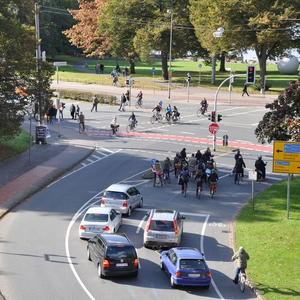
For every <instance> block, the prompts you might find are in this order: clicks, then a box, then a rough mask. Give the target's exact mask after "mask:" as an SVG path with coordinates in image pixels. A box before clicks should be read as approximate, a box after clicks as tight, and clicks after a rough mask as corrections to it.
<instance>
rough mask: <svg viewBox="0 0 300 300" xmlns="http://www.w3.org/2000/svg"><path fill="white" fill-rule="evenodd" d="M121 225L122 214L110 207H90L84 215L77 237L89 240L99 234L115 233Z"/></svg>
mask: <svg viewBox="0 0 300 300" xmlns="http://www.w3.org/2000/svg"><path fill="white" fill-rule="evenodd" d="M121 225H122V214H121V213H120V212H118V211H116V210H115V209H113V208H111V207H99V206H97V207H96V206H92V207H90V208H89V209H88V210H87V212H86V213H85V215H84V217H83V219H82V221H81V223H80V226H79V237H80V238H81V239H90V238H93V237H94V236H95V235H97V234H99V233H116V232H117V231H118V229H119V228H120V226H121Z"/></svg>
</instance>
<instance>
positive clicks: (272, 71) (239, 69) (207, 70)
mask: <svg viewBox="0 0 300 300" xmlns="http://www.w3.org/2000/svg"><path fill="white" fill-rule="evenodd" d="M79 60H84V58H75V57H68V56H57V57H55V58H54V61H67V62H68V66H65V67H59V79H60V80H63V81H75V82H84V83H96V84H103V85H111V84H112V79H110V78H109V77H107V76H99V75H97V74H88V73H83V72H78V71H76V70H74V69H72V68H71V66H72V65H73V64H74V63H75V62H76V61H79ZM97 61H98V60H92V61H91V62H90V63H89V64H88V69H90V70H93V71H95V65H96V63H97ZM102 62H103V63H104V66H105V69H104V72H105V73H110V72H111V71H112V70H113V69H114V68H115V66H116V62H117V61H116V59H111V60H103V61H102ZM200 63H201V64H202V68H201V74H200V75H201V76H200V85H201V87H205V88H213V89H217V87H218V86H219V85H220V83H221V82H222V81H223V80H225V79H226V78H227V77H228V76H229V74H230V73H229V72H225V73H223V72H218V70H219V62H217V68H216V77H215V78H216V80H215V81H216V85H215V86H211V66H209V65H206V64H205V62H199V61H196V62H195V61H190V60H183V61H182V60H180V61H179V60H175V61H172V69H173V70H175V72H173V78H172V80H173V82H174V83H175V82H176V83H177V84H183V83H185V80H186V78H187V73H188V72H189V73H190V74H191V76H192V83H191V85H192V86H198V85H199V73H200V72H199V71H200V68H199V67H198V66H199V64H200ZM118 64H119V66H120V68H121V71H122V70H123V69H124V67H125V66H127V67H129V63H128V61H125V60H123V59H118ZM246 66H247V65H246V64H241V63H227V62H226V68H231V69H232V70H235V71H236V72H235V73H234V74H235V75H236V74H245V73H246ZM153 67H155V70H156V71H155V73H154V78H155V80H156V81H157V83H156V89H166V87H162V86H161V85H160V84H159V82H160V81H161V61H154V62H153V63H152V64H151V65H147V64H146V63H144V62H136V64H135V70H136V74H133V77H135V78H141V80H140V81H139V80H138V79H136V80H135V87H137V88H144V89H152V88H153V82H152V80H153V73H152V68H153ZM54 79H56V75H55V76H54ZM245 79H246V78H245V76H242V77H237V78H236V79H235V82H234V83H233V91H234V92H241V91H242V88H243V86H244V82H245ZM258 79H259V65H256V80H258ZM297 79H298V75H297V72H296V73H295V74H294V75H281V74H280V73H279V71H278V69H277V65H271V64H270V65H269V64H268V65H267V84H269V85H272V87H271V88H270V90H269V91H267V92H266V94H268V93H269V94H278V93H280V92H282V90H283V89H284V88H286V87H287V84H288V82H289V80H297ZM124 82H125V80H123V79H122V78H120V80H119V83H120V84H122V83H124ZM249 89H250V91H251V86H250V87H249ZM222 90H228V83H225V84H224V86H223V87H222ZM256 92H257V93H259V91H256Z"/></svg>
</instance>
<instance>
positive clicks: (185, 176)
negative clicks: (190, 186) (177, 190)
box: [180, 167, 190, 194]
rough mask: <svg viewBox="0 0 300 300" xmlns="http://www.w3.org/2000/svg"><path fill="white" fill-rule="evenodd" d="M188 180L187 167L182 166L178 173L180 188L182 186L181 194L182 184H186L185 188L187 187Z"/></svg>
mask: <svg viewBox="0 0 300 300" xmlns="http://www.w3.org/2000/svg"><path fill="white" fill-rule="evenodd" d="M189 180H190V174H189V170H188V168H187V167H184V168H183V171H182V172H181V174H180V182H181V188H182V191H181V193H182V194H183V192H184V185H186V188H187V183H188V182H189Z"/></svg>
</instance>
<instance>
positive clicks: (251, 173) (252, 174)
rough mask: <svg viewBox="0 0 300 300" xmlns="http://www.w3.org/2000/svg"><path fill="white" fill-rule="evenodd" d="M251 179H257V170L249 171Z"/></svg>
mask: <svg viewBox="0 0 300 300" xmlns="http://www.w3.org/2000/svg"><path fill="white" fill-rule="evenodd" d="M249 179H251V180H257V172H255V171H249Z"/></svg>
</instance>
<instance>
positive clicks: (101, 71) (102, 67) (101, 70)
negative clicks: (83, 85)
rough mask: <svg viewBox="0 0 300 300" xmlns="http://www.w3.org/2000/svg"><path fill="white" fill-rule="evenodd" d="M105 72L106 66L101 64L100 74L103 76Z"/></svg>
mask: <svg viewBox="0 0 300 300" xmlns="http://www.w3.org/2000/svg"><path fill="white" fill-rule="evenodd" d="M103 71H104V64H103V63H101V64H100V74H103Z"/></svg>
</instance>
